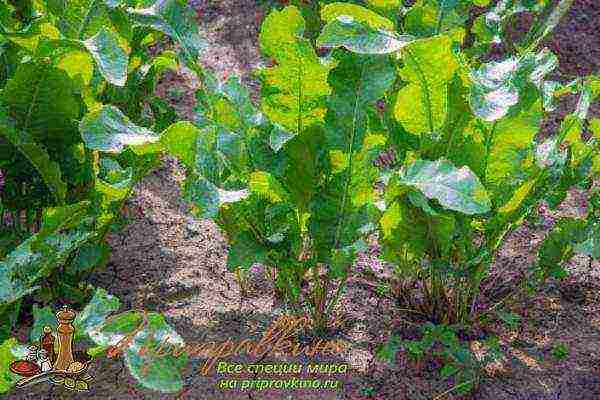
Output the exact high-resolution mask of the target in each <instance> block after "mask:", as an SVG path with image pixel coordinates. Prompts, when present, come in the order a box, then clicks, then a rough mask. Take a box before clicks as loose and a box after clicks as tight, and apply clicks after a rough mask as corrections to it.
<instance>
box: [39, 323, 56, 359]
mask: <svg viewBox="0 0 600 400" xmlns="http://www.w3.org/2000/svg"><path fill="white" fill-rule="evenodd" d="M54 340H55V339H54V334H52V328H51V327H49V326H45V327H44V330H43V333H42V338H41V340H40V343H41V345H42V349H44V350H46V352H47V353H48V358H49V359H50V362H52V363H54V362H55V361H56V351H54Z"/></svg>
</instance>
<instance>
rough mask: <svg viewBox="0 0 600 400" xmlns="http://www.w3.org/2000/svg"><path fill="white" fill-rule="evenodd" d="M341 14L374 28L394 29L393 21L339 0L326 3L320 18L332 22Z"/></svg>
mask: <svg viewBox="0 0 600 400" xmlns="http://www.w3.org/2000/svg"><path fill="white" fill-rule="evenodd" d="M343 15H347V16H349V17H352V18H353V19H354V20H355V21H356V22H358V23H361V24H364V25H368V26H370V27H372V28H375V29H379V28H381V29H385V30H386V31H393V30H394V23H393V22H392V21H390V20H389V19H387V18H385V17H382V16H381V15H379V14H377V13H375V12H373V11H371V10H369V9H368V8H365V7H362V6H359V5H356V4H351V3H341V2H340V3H331V4H326V5H324V6H323V7H322V8H321V18H322V19H323V21H325V22H327V23H330V22H333V21H335V20H336V19H338V18H339V17H340V16H343Z"/></svg>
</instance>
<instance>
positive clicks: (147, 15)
mask: <svg viewBox="0 0 600 400" xmlns="http://www.w3.org/2000/svg"><path fill="white" fill-rule="evenodd" d="M128 12H129V14H130V15H131V16H132V17H133V19H134V20H135V21H136V22H137V23H139V24H141V25H145V26H150V27H152V28H154V29H156V30H158V31H161V32H163V33H165V34H167V35H169V36H170V37H171V39H173V41H174V42H175V43H177V44H179V45H180V46H181V48H182V50H183V52H184V54H185V57H186V58H187V59H188V60H189V61H192V62H196V61H197V59H198V56H199V55H200V52H202V51H203V50H204V48H205V47H206V41H205V40H204V38H203V37H201V36H200V33H199V32H198V24H197V22H196V20H195V19H194V15H193V13H192V11H191V9H190V8H188V7H186V5H185V4H184V3H183V2H182V1H180V0H157V1H156V2H155V3H154V4H153V5H152V6H151V7H148V8H143V9H133V8H130V9H128Z"/></svg>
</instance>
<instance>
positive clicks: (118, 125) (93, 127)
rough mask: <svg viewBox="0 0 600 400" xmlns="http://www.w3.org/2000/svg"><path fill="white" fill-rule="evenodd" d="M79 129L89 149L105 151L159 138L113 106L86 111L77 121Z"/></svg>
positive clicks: (115, 150)
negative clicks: (79, 120) (78, 121)
mask: <svg viewBox="0 0 600 400" xmlns="http://www.w3.org/2000/svg"><path fill="white" fill-rule="evenodd" d="M79 130H80V132H81V137H82V138H83V141H84V142H85V145H86V146H87V147H88V148H89V149H92V150H98V151H104V152H107V153H119V152H121V151H122V150H123V149H124V148H125V146H129V145H131V146H140V145H143V144H147V143H154V142H157V141H158V140H159V139H160V137H159V136H157V135H156V134H154V132H152V131H151V130H149V129H146V128H143V127H141V126H137V125H135V124H134V123H133V122H131V121H130V120H129V118H127V116H125V115H124V114H123V113H122V112H121V110H119V109H118V108H116V107H114V106H104V107H102V108H101V109H99V110H95V111H92V112H90V113H88V114H87V115H86V116H85V117H84V118H83V119H82V120H81V122H80V123H79Z"/></svg>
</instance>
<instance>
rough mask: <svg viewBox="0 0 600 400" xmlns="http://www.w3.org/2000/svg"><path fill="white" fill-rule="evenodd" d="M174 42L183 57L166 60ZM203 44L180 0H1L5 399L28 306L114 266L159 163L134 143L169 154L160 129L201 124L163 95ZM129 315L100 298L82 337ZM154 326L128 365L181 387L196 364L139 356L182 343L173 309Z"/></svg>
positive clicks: (85, 289)
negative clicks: (182, 115)
mask: <svg viewBox="0 0 600 400" xmlns="http://www.w3.org/2000/svg"><path fill="white" fill-rule="evenodd" d="M164 35H167V36H170V37H171V38H172V40H173V41H174V42H175V44H176V47H177V49H178V51H177V52H172V51H163V52H161V53H159V54H158V55H154V51H152V49H151V46H153V45H154V43H156V42H157V41H158V40H159V39H160V38H161V37H162V36H164ZM202 46H203V41H202V40H201V38H200V37H199V34H198V31H197V28H196V24H195V20H194V19H193V18H192V17H191V16H190V15H189V14H188V10H187V8H186V7H185V5H184V4H182V3H181V2H180V1H178V0H159V1H157V2H156V3H154V4H152V3H151V2H148V1H133V0H129V1H108V0H107V1H95V2H92V1H18V2H17V1H11V2H8V3H7V2H0V58H1V59H2V62H1V65H2V67H1V70H0V170H1V174H2V179H1V181H2V182H1V184H0V194H1V197H0V218H1V221H0V223H1V226H0V228H1V230H0V318H1V319H2V331H1V332H0V339H1V341H2V342H3V343H4V344H3V345H2V352H1V353H0V354H1V358H0V391H2V392H6V391H7V390H9V388H10V387H11V385H12V384H14V383H15V376H14V375H13V374H11V373H10V372H9V371H8V365H9V364H10V362H11V361H12V358H13V356H12V355H11V354H13V353H12V350H15V351H16V349H17V348H18V343H17V341H16V340H15V339H14V338H9V336H10V333H11V330H12V328H13V326H14V325H15V323H16V322H17V321H18V318H19V314H20V312H21V311H22V309H25V308H29V307H30V306H31V302H32V301H34V302H35V303H38V304H39V303H42V304H52V303H54V302H55V301H56V300H57V299H59V298H62V299H65V298H66V299H69V300H70V301H75V302H78V303H81V302H83V301H84V300H85V299H87V298H89V297H90V295H91V294H92V288H91V287H90V286H89V285H86V284H84V283H83V279H84V278H85V277H86V276H87V275H88V274H89V273H90V272H91V271H92V270H93V269H94V268H95V267H97V266H101V265H103V264H104V263H105V262H106V260H107V257H108V251H109V248H108V246H107V244H106V243H105V240H104V239H105V236H106V234H107V232H108V231H109V230H110V229H111V228H112V226H113V223H114V222H115V218H116V216H117V215H118V214H119V212H120V208H121V206H122V204H123V202H124V201H125V200H126V198H127V197H128V196H129V194H130V193H131V192H132V187H133V184H134V183H135V181H137V180H139V179H140V178H141V177H142V176H143V175H144V173H145V172H147V171H148V169H149V168H151V167H152V166H153V165H156V162H157V160H158V158H157V157H156V155H155V154H150V155H147V156H146V155H142V156H140V155H137V154H136V153H134V152H133V151H132V150H131V149H125V146H127V145H133V144H144V143H156V146H159V143H158V140H159V136H158V135H157V134H154V133H153V131H154V130H156V131H162V130H165V132H166V133H165V134H164V135H163V138H164V137H169V135H174V136H175V137H177V136H180V135H183V133H182V132H184V131H185V130H186V129H187V127H188V124H186V123H185V122H178V123H175V124H173V122H175V113H174V110H173V109H172V108H170V107H169V106H168V105H167V104H166V103H165V102H164V101H162V100H161V99H159V98H157V97H156V96H154V87H155V84H156V82H157V79H158V78H159V76H160V75H161V74H162V73H163V72H164V71H165V70H166V69H168V68H177V66H178V64H179V63H180V62H181V61H183V62H185V63H187V64H188V65H189V66H190V68H192V69H195V70H197V71H199V68H198V67H197V66H196V64H195V60H196V59H197V57H198V52H199V51H200V49H201V47H202ZM141 126H146V127H147V128H142V127H141ZM163 141H164V139H163ZM165 149H166V150H169V149H170V147H169V146H168V145H166V146H165ZM121 150H124V151H123V152H121V154H119V155H117V153H119V152H120V151H121ZM98 296H100V297H98ZM117 308H118V300H117V299H114V298H112V297H110V296H108V295H106V294H105V293H103V292H98V293H97V295H96V296H95V297H94V298H93V299H92V301H91V303H90V304H89V305H88V306H87V307H86V308H85V309H84V311H83V313H82V314H81V315H80V317H79V318H80V323H78V329H79V331H80V332H79V333H81V334H82V335H83V336H87V337H88V339H90V340H91V341H92V342H93V343H96V344H97V345H98V346H99V347H98V348H96V353H100V352H102V351H105V350H107V348H108V347H109V346H111V345H115V344H116V343H117V342H118V340H120V338H122V337H123V336H124V335H127V334H129V333H132V332H133V330H134V328H135V327H136V325H135V322H136V321H137V320H139V319H140V318H141V315H142V314H140V313H138V312H135V311H131V312H130V313H126V314H123V315H121V316H119V317H115V318H114V319H113V320H112V323H111V324H110V325H108V326H105V325H103V321H104V318H105V316H106V315H107V314H108V313H110V312H113V311H115V310H116V309H117ZM33 310H34V316H35V318H36V321H37V319H39V318H42V320H44V321H45V322H50V320H51V319H52V318H51V316H52V313H51V311H50V309H49V308H41V309H38V308H37V306H36V305H34V308H33ZM38 317H39V318H38ZM147 322H148V323H147V324H146V327H145V328H144V329H141V330H140V331H138V332H137V333H136V332H133V333H134V334H135V338H134V340H133V342H132V345H131V346H129V347H127V348H125V349H124V357H125V361H126V364H127V366H128V367H129V370H130V371H131V373H132V374H133V376H134V377H135V378H136V379H138V380H139V381H140V383H141V384H142V385H143V386H145V387H148V388H151V389H156V390H162V391H169V392H173V391H178V390H180V389H181V387H182V385H183V382H182V379H181V376H180V375H179V367H180V366H181V363H182V361H183V358H174V357H162V356H158V355H156V354H152V353H151V352H150V353H148V354H145V355H141V354H139V353H138V351H139V349H140V346H139V345H140V343H142V342H147V344H148V346H150V347H157V346H158V344H159V343H158V342H156V340H159V341H162V339H165V340H166V341H167V342H168V343H171V344H173V345H178V344H180V341H181V338H180V337H179V336H177V334H176V333H175V332H174V331H173V330H172V329H171V328H170V327H169V326H168V325H167V324H166V323H165V321H164V319H163V318H162V317H161V316H160V315H157V314H149V315H147ZM36 324H38V322H36ZM138 325H139V324H138ZM34 332H35V327H34ZM167 336H168V337H167ZM155 342H156V343H155ZM144 365H146V366H147V367H148V368H147V369H146V370H145V371H144V372H142V369H143V366H144Z"/></svg>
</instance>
